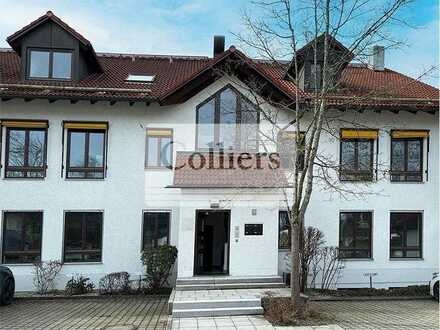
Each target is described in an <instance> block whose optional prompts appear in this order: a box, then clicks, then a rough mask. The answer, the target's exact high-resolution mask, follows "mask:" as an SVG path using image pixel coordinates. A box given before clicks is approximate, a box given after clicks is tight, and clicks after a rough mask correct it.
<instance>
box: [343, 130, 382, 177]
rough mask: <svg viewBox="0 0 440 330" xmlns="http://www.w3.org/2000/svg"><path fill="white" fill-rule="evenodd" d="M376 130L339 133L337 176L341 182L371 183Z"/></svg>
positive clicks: (376, 136)
mask: <svg viewBox="0 0 440 330" xmlns="http://www.w3.org/2000/svg"><path fill="white" fill-rule="evenodd" d="M377 138H378V132H377V131H376V130H355V129H343V130H342V131H341V147H340V153H341V155H340V167H339V176H340V179H341V180H342V181H372V180H373V160H374V141H375V140H376V139H377Z"/></svg>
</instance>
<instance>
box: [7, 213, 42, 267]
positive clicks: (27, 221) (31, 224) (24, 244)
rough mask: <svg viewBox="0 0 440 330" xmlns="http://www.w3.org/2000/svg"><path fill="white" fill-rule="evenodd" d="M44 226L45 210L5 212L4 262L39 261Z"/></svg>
mask: <svg viewBox="0 0 440 330" xmlns="http://www.w3.org/2000/svg"><path fill="white" fill-rule="evenodd" d="M42 227H43V212H4V214H3V249H2V251H3V253H2V262H3V263H5V264H22V263H33V262H36V261H39V260H40V259H41V235H42Z"/></svg>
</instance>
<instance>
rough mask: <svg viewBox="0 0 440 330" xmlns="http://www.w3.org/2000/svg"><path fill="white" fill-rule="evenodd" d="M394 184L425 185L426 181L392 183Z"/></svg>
mask: <svg viewBox="0 0 440 330" xmlns="http://www.w3.org/2000/svg"><path fill="white" fill-rule="evenodd" d="M390 183H392V184H424V183H426V181H391V180H390Z"/></svg>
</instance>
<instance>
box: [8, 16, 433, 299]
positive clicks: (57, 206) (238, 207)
mask: <svg viewBox="0 0 440 330" xmlns="http://www.w3.org/2000/svg"><path fill="white" fill-rule="evenodd" d="M48 40H50V41H51V42H49V41H48ZM8 42H9V43H10V44H11V47H12V48H13V49H8V50H2V51H1V52H0V97H1V102H0V120H1V124H0V125H1V126H0V127H1V153H0V155H1V164H2V166H1V173H0V174H1V180H0V196H1V198H0V211H1V212H2V215H1V220H0V225H1V234H0V235H1V263H2V264H4V265H7V266H8V267H10V268H11V269H12V271H13V272H14V276H15V278H16V282H17V284H16V286H17V290H19V291H27V290H32V289H33V284H32V277H33V275H32V263H33V262H35V261H39V260H43V261H48V260H61V261H62V262H63V268H62V271H61V276H60V278H59V281H58V286H59V287H60V288H62V287H64V284H65V282H66V281H67V280H68V279H69V278H70V277H71V276H72V275H73V274H83V275H86V276H88V277H90V278H91V279H92V280H93V281H95V282H97V281H98V280H99V278H101V277H102V276H104V275H106V274H108V273H110V272H117V271H127V272H129V273H130V275H131V276H132V278H136V277H138V276H140V275H141V274H142V273H143V269H142V264H141V262H140V254H141V251H142V249H143V248H144V247H149V246H157V245H160V244H167V243H168V244H171V245H175V246H177V248H178V251H179V254H178V261H177V264H176V267H175V274H174V276H175V277H176V276H177V277H178V278H187V277H196V276H203V275H221V276H225V275H228V276H231V277H233V276H237V277H246V276H276V275H280V274H282V273H283V272H285V267H286V266H285V261H284V256H285V254H286V253H287V251H288V244H287V242H286V237H285V235H286V227H285V226H284V225H283V220H284V214H283V212H284V211H285V209H286V205H285V203H284V197H283V191H285V190H283V189H287V190H288V189H289V188H285V186H284V184H283V185H282V187H281V186H279V185H277V184H273V183H274V182H273V180H272V179H273V177H272V176H271V175H268V173H267V170H264V169H263V170H261V171H253V170H249V171H242V172H238V174H237V171H235V170H225V169H222V168H220V169H219V168H218V167H217V168H214V169H205V168H201V167H203V166H201V164H200V163H197V164H196V166H195V168H194V166H193V167H192V171H191V170H190V171H187V169H188V164H190V165H194V164H193V163H192V162H194V161H195V162H201V160H202V158H203V157H205V158H203V159H207V160H208V163H209V161H210V159H211V158H209V157H214V158H215V157H218V158H215V159H216V161H219V159H223V158H221V157H223V156H222V155H223V153H221V152H220V149H222V150H223V152H225V150H226V153H228V152H230V153H232V151H233V150H241V151H246V152H249V153H250V154H251V155H254V154H255V153H257V152H259V151H260V152H261V141H260V142H255V141H257V139H256V138H255V136H256V135H252V132H253V131H258V130H259V131H270V130H271V126H270V125H269V123H267V122H265V120H264V118H262V116H261V115H259V111H260V110H259V109H260V108H262V107H266V108H271V107H272V106H270V105H266V104H257V103H258V102H257V101H255V98H254V97H253V95H252V93H251V92H249V89H248V88H246V80H245V79H243V78H242V77H243V74H244V73H248V72H250V71H252V73H254V74H257V75H258V77H259V79H262V80H265V81H269V82H270V84H268V86H270V88H271V92H272V93H273V94H274V95H279V97H280V98H286V97H289V93H292V91H294V88H296V87H295V85H294V84H293V83H292V82H289V81H284V80H283V78H282V76H283V75H282V74H280V72H279V71H277V69H274V68H271V67H270V65H268V64H267V63H266V64H265V63H263V62H258V61H254V60H251V59H248V58H244V60H243V62H244V63H245V64H243V67H240V68H238V69H237V72H235V73H234V72H232V73H229V74H224V75H222V76H218V75H215V74H213V69H214V68H215V67H216V66H217V65H222V63H223V61H226V60H227V59H228V58H230V57H234V56H235V57H240V58H241V59H243V58H242V56H244V55H243V54H242V53H241V52H239V51H237V50H235V48H230V49H229V50H226V51H224V50H222V51H220V52H219V51H218V49H217V50H216V53H215V54H214V55H215V56H214V57H213V58H203V57H178V56H174V57H173V56H163V57H161V56H148V55H143V56H142V55H121V54H96V53H95V52H94V50H93V47H92V46H91V44H90V43H89V42H88V41H87V40H86V39H85V38H84V37H82V36H81V35H79V34H78V33H77V32H76V31H73V30H72V29H71V28H69V27H68V26H67V25H66V24H65V23H63V22H62V21H61V20H60V19H59V18H58V17H56V16H55V15H53V14H52V13H50V12H49V13H47V14H46V15H44V16H42V17H41V18H39V19H38V20H37V21H35V22H33V23H31V24H30V25H28V26H27V27H25V28H23V29H22V30H20V31H18V32H17V33H15V34H14V35H12V36H10V37H9V38H8ZM235 59H236V58H235ZM285 69H287V67H286V68H285ZM243 72H244V73H243ZM359 77H361V78H362V77H365V81H369V82H370V83H371V81H373V82H374V81H376V80H377V81H378V84H379V81H380V83H381V84H384V81H385V82H386V81H387V79H389V81H390V82H392V84H391V85H392V86H393V92H395V93H396V94H395V95H394V96H392V97H389V98H388V99H386V100H385V99H381V100H375V104H374V105H371V104H368V105H367V104H365V105H363V107H362V108H359V107H358V106H356V107H354V106H353V107H352V108H350V106H347V105H346V104H344V105H341V104H339V103H338V101H337V100H335V103H334V104H335V106H334V108H335V109H334V113H335V114H337V117H338V118H339V121H338V122H337V124H335V126H334V127H333V130H334V132H337V133H336V134H334V132H333V134H332V132H328V133H326V134H324V135H323V137H322V143H321V145H320V149H321V150H320V154H321V155H325V156H326V157H328V158H329V159H332V160H333V161H334V162H335V163H338V164H339V165H340V167H339V169H338V174H337V175H336V176H335V177H334V178H335V180H337V182H338V186H339V187H342V188H343V189H344V190H347V191H358V192H359V193H358V194H351V195H350V194H349V195H347V194H341V193H338V192H337V191H333V190H329V189H328V187H326V186H325V185H321V184H320V183H319V182H317V184H316V186H315V188H314V192H313V194H312V200H311V203H310V207H309V209H308V211H307V215H306V225H307V226H314V227H317V228H319V229H320V230H321V231H323V233H324V234H325V239H326V244H327V245H330V246H338V247H339V249H340V256H341V257H342V258H343V259H344V265H345V268H344V270H343V272H342V276H341V278H340V279H339V281H338V283H337V286H338V287H349V288H353V287H365V286H369V277H367V276H366V274H369V273H376V274H377V275H375V276H374V280H373V281H374V286H376V287H385V288H389V287H400V286H407V285H415V284H425V283H427V281H429V279H430V277H431V273H432V272H434V271H436V270H437V269H438V259H439V255H438V244H439V241H438V239H439V237H438V232H439V216H440V214H439V203H438V199H439V171H438V166H439V154H438V151H439V144H438V143H439V135H438V134H439V124H438V123H439V117H438V90H437V89H435V88H433V87H430V86H428V85H425V84H423V83H420V82H416V81H415V80H412V79H410V78H408V77H405V76H403V75H401V74H398V73H396V72H393V71H391V70H387V69H380V68H379V69H377V68H376V70H375V69H374V68H373V69H372V68H369V67H366V66H356V65H347V67H346V68H345V69H344V72H343V75H342V78H341V79H345V81H346V83H347V84H351V86H355V85H359V84H362V83H363V82H362V80H359ZM375 79H376V80H375ZM376 87H377V86H376ZM268 88H269V87H268ZM293 94H294V93H293ZM291 95H292V94H290V96H291ZM231 100H232V102H231ZM224 108H227V110H228V111H226V112H224V111H223V109H224ZM342 108H343V109H342ZM244 109H246V111H244ZM275 110H276V109H275ZM275 110H274V111H275ZM341 110H344V111H341ZM231 113H232V115H231ZM228 116H229V117H228ZM231 116H232V117H231ZM279 118H280V123H284V124H285V125H280V127H283V126H286V125H287V124H288V123H289V122H291V120H292V117H291V114H289V113H287V112H281V113H280V116H279ZM231 122H233V123H237V124H238V123H244V122H245V123H246V125H247V126H245V127H247V128H249V130H250V132H251V133H250V134H249V133H247V135H246V138H243V136H244V134H243V133H241V135H240V134H238V133H236V132H235V128H234V129H232V130H231V128H230V127H231V126H230V125H231ZM353 122H357V123H361V126H362V129H359V126H358V127H353V125H348V124H347V123H353ZM201 124H203V125H201ZM226 124H227V125H229V126H227V125H226ZM222 125H226V126H222ZM234 126H235V124H234ZM287 126H288V125H287ZM286 130H287V131H289V132H293V131H294V127H292V125H290V126H288V128H287V129H286ZM276 134H277V135H278V134H279V133H278V132H276ZM258 143H260V144H258ZM220 145H221V148H218V146H220ZM237 145H238V146H237ZM268 145H269V146H270V143H268ZM213 146H214V147H213ZM269 151H273V152H276V151H277V148H276V147H275V146H272V150H269ZM210 152H211V153H210ZM212 155H214V156H212ZM232 158H233V159H232V160H231V162H233V163H234V164H235V165H236V161H237V159H236V158H234V157H232ZM348 160H349V161H348ZM250 162H252V160H250ZM183 165H187V167H185V168H184V166H183ZM251 165H252V164H251ZM199 167H200V168H199ZM360 178H361V179H362V180H360ZM271 180H272V181H271ZM276 182H278V183H279V182H280V180H276ZM286 186H287V185H286ZM402 274H405V275H404V276H402Z"/></svg>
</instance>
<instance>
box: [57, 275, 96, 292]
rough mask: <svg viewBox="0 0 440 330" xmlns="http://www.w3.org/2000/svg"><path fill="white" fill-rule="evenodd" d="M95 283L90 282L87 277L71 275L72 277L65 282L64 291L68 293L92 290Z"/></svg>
mask: <svg viewBox="0 0 440 330" xmlns="http://www.w3.org/2000/svg"><path fill="white" fill-rule="evenodd" d="M94 288H95V285H94V284H93V283H92V282H90V279H89V278H88V277H83V276H82V275H76V276H72V278H71V279H70V280H69V281H68V282H67V283H66V287H65V289H64V290H65V291H66V294H68V295H72V296H73V295H77V294H85V293H89V292H91V291H93V289H94Z"/></svg>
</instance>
